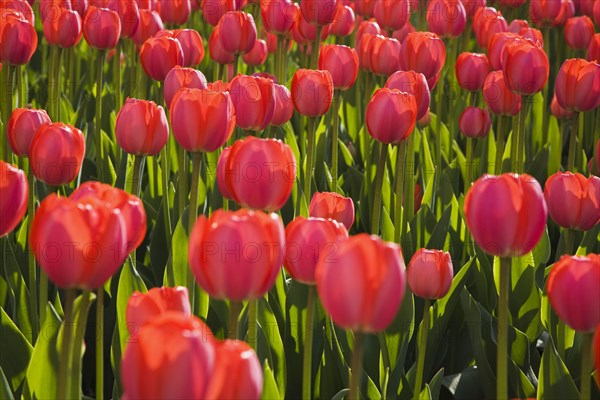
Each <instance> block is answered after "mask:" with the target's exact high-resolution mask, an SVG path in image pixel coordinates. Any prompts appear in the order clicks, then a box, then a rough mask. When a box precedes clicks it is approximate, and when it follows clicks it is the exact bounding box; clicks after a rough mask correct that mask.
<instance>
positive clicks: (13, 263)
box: [0, 237, 37, 373]
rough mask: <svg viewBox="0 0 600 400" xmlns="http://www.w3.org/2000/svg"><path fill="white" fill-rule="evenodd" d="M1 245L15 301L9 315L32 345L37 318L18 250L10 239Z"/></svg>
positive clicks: (8, 280) (7, 277) (4, 264)
mask: <svg viewBox="0 0 600 400" xmlns="http://www.w3.org/2000/svg"><path fill="white" fill-rule="evenodd" d="M0 243H2V244H4V246H3V247H4V251H3V253H2V254H3V263H2V264H3V267H4V268H3V269H4V274H5V275H4V276H5V278H6V279H7V281H6V282H7V284H8V287H9V292H10V293H11V297H12V298H13V299H14V310H8V314H7V315H10V316H11V317H12V318H13V320H14V321H15V323H16V326H18V327H19V330H20V332H22V335H24V337H25V338H26V339H27V341H28V342H29V343H31V342H32V341H33V340H32V333H33V329H32V326H31V319H32V318H37V317H36V316H35V314H34V312H33V310H31V311H30V309H29V290H28V288H27V285H26V283H25V280H24V279H23V275H22V273H21V271H20V270H19V264H18V261H17V259H16V248H15V246H14V244H13V243H12V241H11V238H10V237H6V238H4V240H2V241H0ZM7 373H8V372H7Z"/></svg>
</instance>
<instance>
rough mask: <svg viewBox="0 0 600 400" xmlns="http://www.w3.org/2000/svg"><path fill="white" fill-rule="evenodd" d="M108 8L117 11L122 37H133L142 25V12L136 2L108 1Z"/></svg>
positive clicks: (132, 0)
mask: <svg viewBox="0 0 600 400" xmlns="http://www.w3.org/2000/svg"><path fill="white" fill-rule="evenodd" d="M106 8H108V9H110V10H113V11H115V12H116V13H117V14H118V15H119V19H120V20H121V36H122V37H126V38H131V37H133V35H134V33H135V31H136V30H137V28H138V26H139V24H140V10H139V7H138V5H137V3H136V2H135V0H108V1H107V2H106Z"/></svg>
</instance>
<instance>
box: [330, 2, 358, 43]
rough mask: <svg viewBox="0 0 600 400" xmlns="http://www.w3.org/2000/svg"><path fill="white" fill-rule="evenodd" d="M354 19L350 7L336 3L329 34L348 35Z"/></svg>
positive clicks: (351, 29)
mask: <svg viewBox="0 0 600 400" xmlns="http://www.w3.org/2000/svg"><path fill="white" fill-rule="evenodd" d="M355 21H356V18H355V16H354V11H353V10H352V8H350V7H349V6H345V5H343V4H342V3H338V5H337V9H336V11H335V16H334V18H333V23H332V24H331V25H330V27H329V34H331V35H334V36H340V37H343V36H348V35H350V34H351V33H352V31H353V30H354V25H355Z"/></svg>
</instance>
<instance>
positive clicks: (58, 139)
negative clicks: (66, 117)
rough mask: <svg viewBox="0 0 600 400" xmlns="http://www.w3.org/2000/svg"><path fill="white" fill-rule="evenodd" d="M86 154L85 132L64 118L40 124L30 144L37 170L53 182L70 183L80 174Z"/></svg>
mask: <svg viewBox="0 0 600 400" xmlns="http://www.w3.org/2000/svg"><path fill="white" fill-rule="evenodd" d="M84 154H85V138H84V136H83V133H82V132H81V131H80V130H79V129H77V128H75V127H74V126H71V125H67V124H63V123H61V122H55V123H52V124H44V125H42V126H40V127H39V128H38V130H37V131H36V132H35V135H34V136H33V139H32V141H31V147H30V148H29V158H30V163H31V169H32V170H33V174H34V175H35V177H36V178H37V179H39V180H41V181H42V182H44V183H46V184H48V185H53V186H60V185H66V184H67V183H69V182H71V181H72V180H73V179H75V178H76V177H77V175H78V174H79V170H80V169H81V164H82V163H83V156H84Z"/></svg>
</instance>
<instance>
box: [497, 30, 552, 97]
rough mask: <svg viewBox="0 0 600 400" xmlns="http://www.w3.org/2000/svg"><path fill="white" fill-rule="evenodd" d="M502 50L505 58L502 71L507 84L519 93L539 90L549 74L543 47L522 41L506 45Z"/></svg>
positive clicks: (526, 93) (530, 92)
mask: <svg viewBox="0 0 600 400" xmlns="http://www.w3.org/2000/svg"><path fill="white" fill-rule="evenodd" d="M504 51H505V53H506V59H505V61H504V63H503V65H502V71H503V72H504V76H505V77H506V84H507V86H508V87H509V88H510V89H511V90H512V91H514V92H517V93H519V94H521V95H533V94H535V93H538V92H540V91H541V90H542V89H543V88H544V86H545V85H546V82H548V76H549V75H550V63H549V61H548V56H547V55H546V53H545V52H544V49H543V48H540V47H538V46H535V45H533V44H532V43H531V42H529V41H523V42H515V44H512V45H508V46H506V47H505V49H504Z"/></svg>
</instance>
